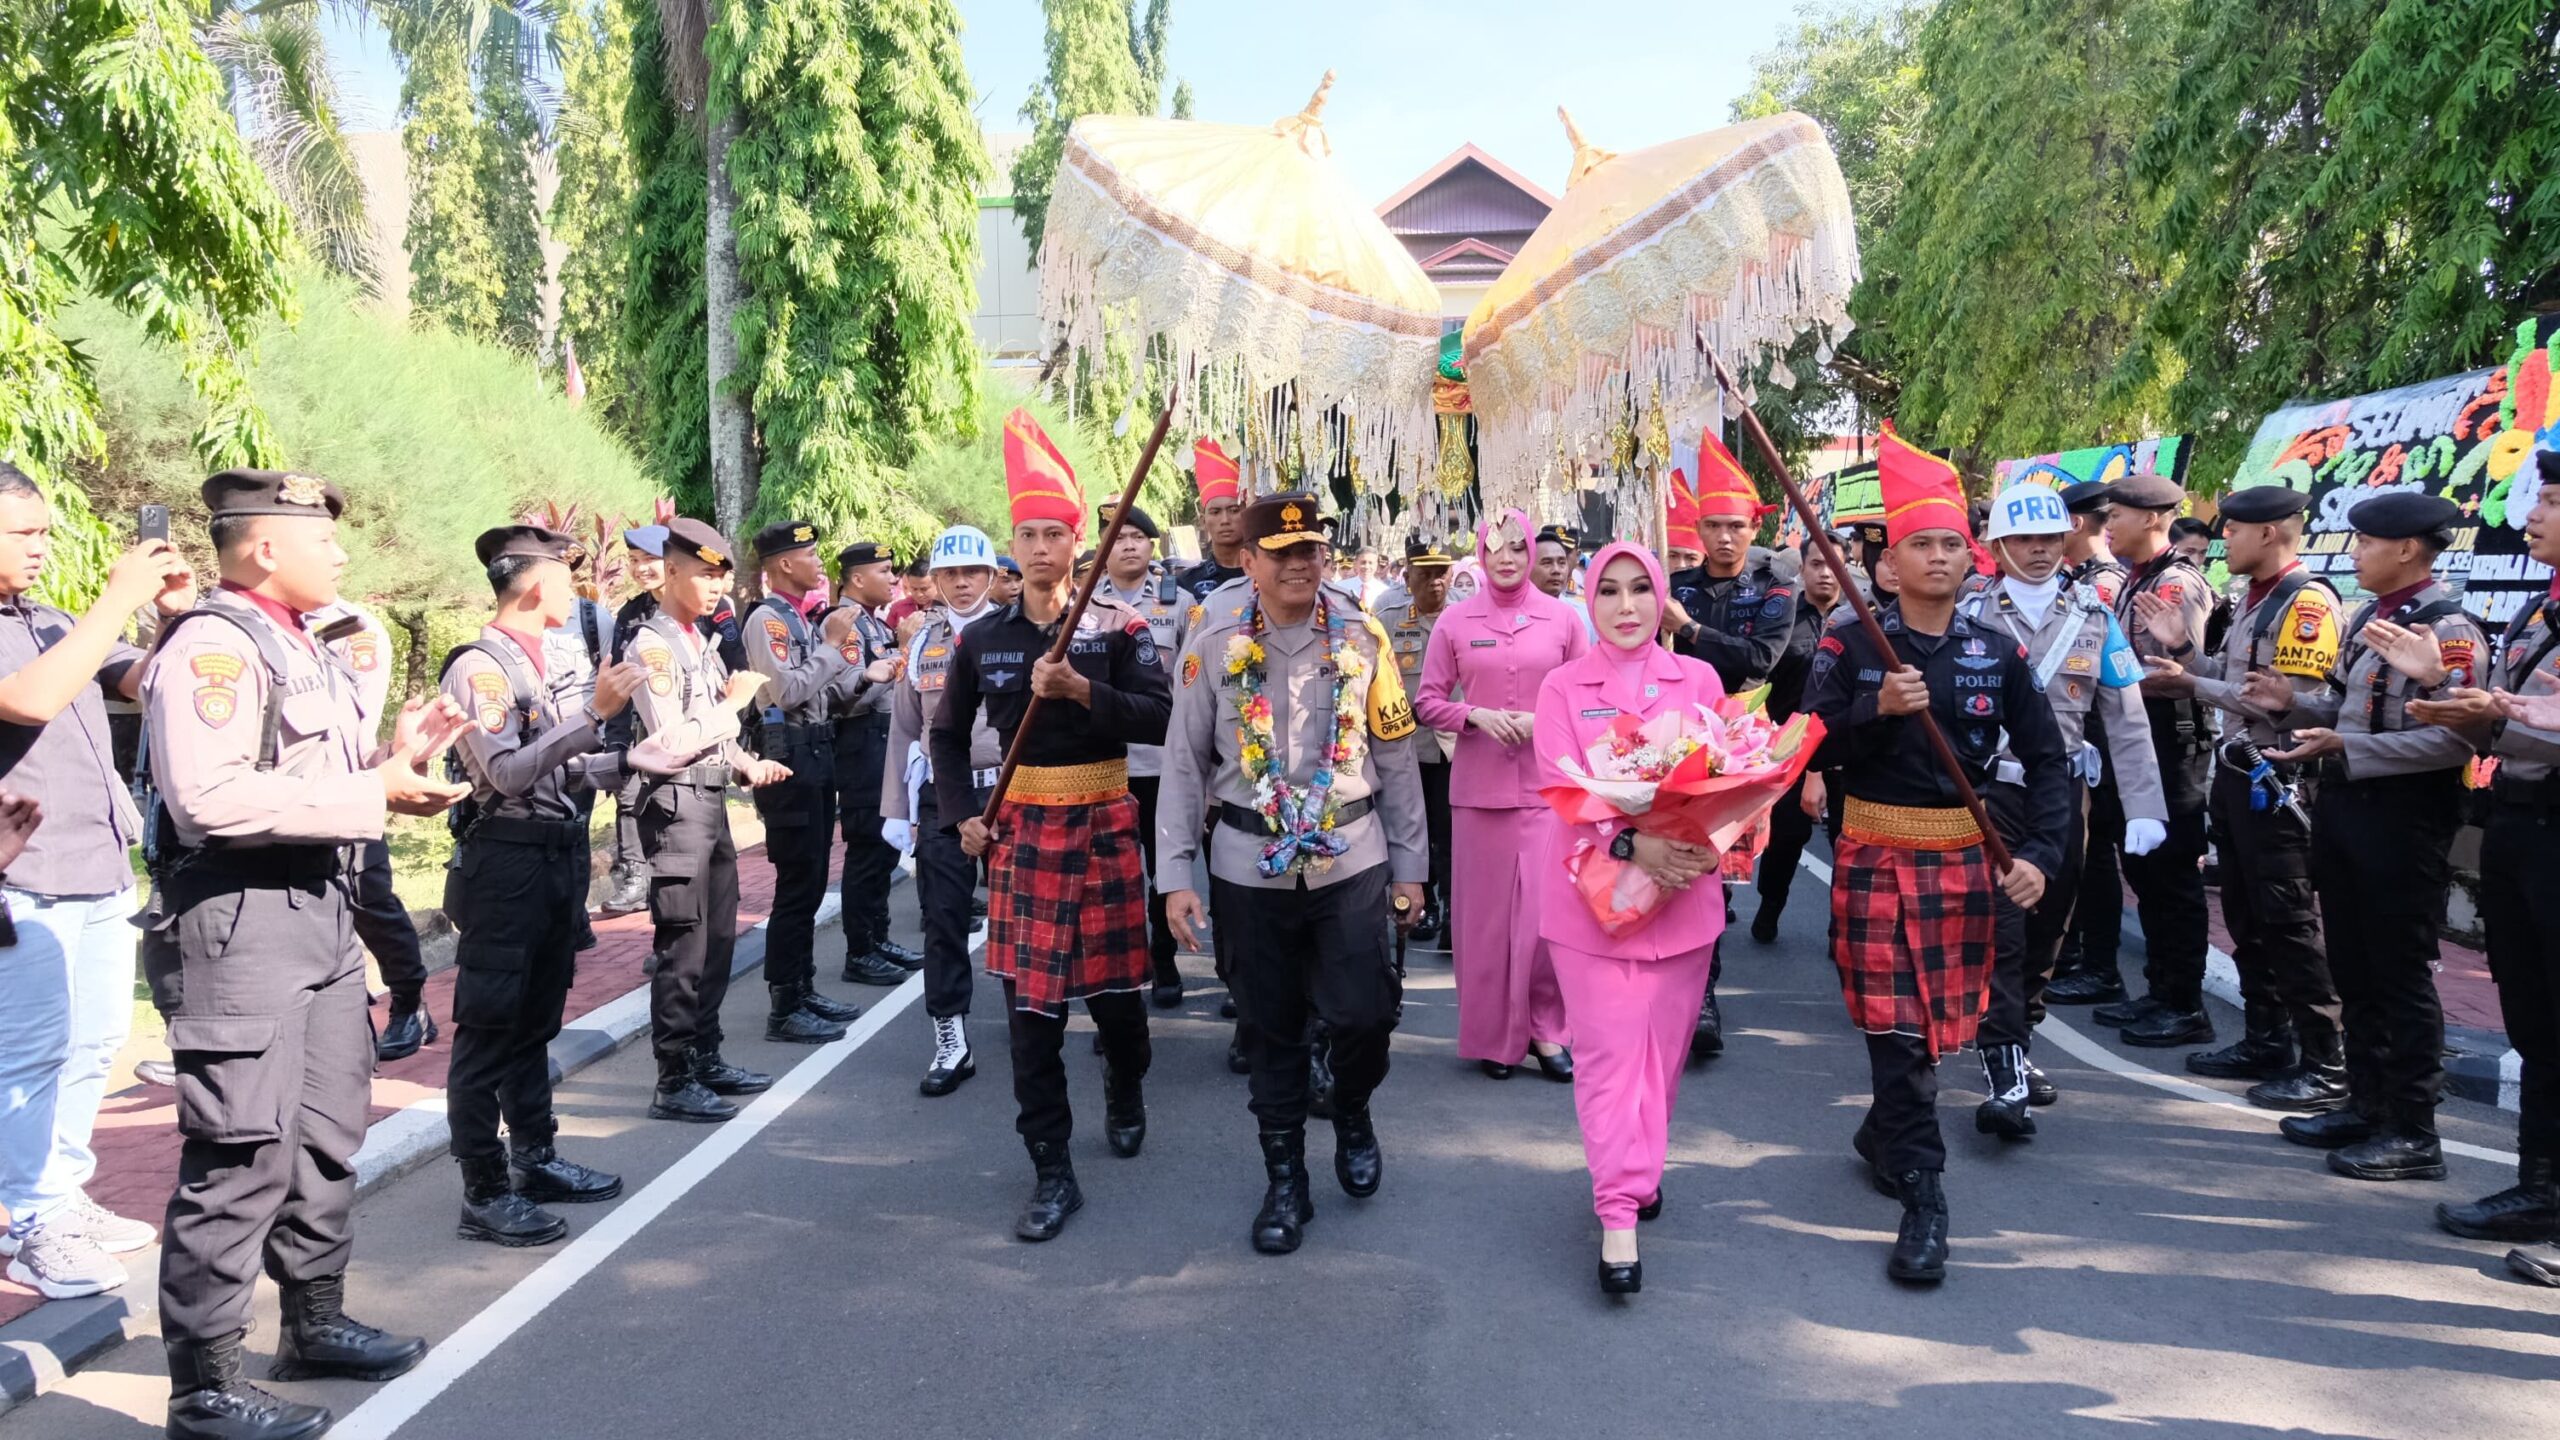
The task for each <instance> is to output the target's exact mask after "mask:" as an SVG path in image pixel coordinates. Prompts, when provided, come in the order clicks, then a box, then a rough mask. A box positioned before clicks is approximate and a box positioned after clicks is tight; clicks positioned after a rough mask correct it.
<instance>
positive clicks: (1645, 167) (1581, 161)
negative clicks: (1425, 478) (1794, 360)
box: [1466, 110, 1858, 514]
mask: <svg viewBox="0 0 2560 1440" xmlns="http://www.w3.org/2000/svg"><path fill="white" fill-rule="evenodd" d="M1557 114H1558V115H1559V116H1561V117H1562V118H1563V120H1564V124H1565V131H1566V134H1567V135H1568V136H1569V137H1570V138H1571V139H1572V141H1573V144H1574V163H1573V175H1572V178H1571V180H1570V181H1568V182H1567V184H1566V187H1565V195H1564V200H1563V202H1562V203H1560V204H1558V205H1557V206H1556V208H1555V209H1554V210H1553V211H1552V212H1550V213H1549V214H1548V216H1547V218H1546V220H1545V222H1544V223H1542V224H1540V225H1539V226H1538V229H1537V231H1536V233H1535V234H1532V235H1531V236H1530V237H1529V241H1528V243H1527V244H1526V245H1524V246H1522V247H1521V249H1520V253H1519V254H1518V255H1517V256H1515V257H1514V258H1513V259H1512V261H1511V264H1510V265H1509V266H1508V267H1507V268H1505V269H1504V271H1503V272H1502V275H1501V278H1499V279H1497V280H1496V281H1494V284H1493V288H1492V289H1491V290H1490V291H1488V292H1487V293H1486V295H1485V297H1484V299H1483V300H1482V301H1481V302H1480V303H1478V304H1477V306H1476V308H1475V313H1474V314H1472V315H1470V316H1469V317H1468V318H1467V329H1466V369H1467V385H1468V389H1469V391H1470V393H1471V395H1472V397H1473V399H1474V402H1475V413H1476V425H1477V431H1476V452H1477V462H1478V466H1479V483H1480V485H1481V488H1482V493H1483V497H1484V504H1485V505H1486V507H1487V508H1489V509H1490V508H1494V507H1500V506H1509V505H1519V506H1522V507H1523V508H1526V509H1528V510H1530V511H1531V513H1533V514H1534V513H1537V512H1538V510H1539V504H1538V500H1539V492H1540V491H1541V489H1552V490H1558V491H1570V490H1571V489H1573V488H1574V486H1575V485H1576V483H1577V482H1578V480H1579V478H1580V476H1581V475H1582V473H1583V472H1584V471H1585V469H1586V468H1588V467H1591V466H1599V467H1603V468H1615V469H1624V468H1625V467H1626V463H1627V454H1628V451H1629V449H1630V448H1631V447H1630V445H1629V443H1628V439H1627V437H1628V436H1629V435H1630V434H1632V433H1635V432H1636V431H1638V430H1649V431H1650V432H1651V433H1652V434H1654V435H1661V434H1663V433H1664V432H1665V430H1666V429H1667V431H1668V433H1670V434H1673V435H1689V434H1694V433H1696V431H1697V429H1698V428H1699V427H1701V426H1703V425H1705V424H1708V423H1710V422H1711V419H1712V417H1714V416H1716V415H1717V414H1719V413H1720V411H1719V409H1718V406H1717V403H1716V402H1717V390H1716V380H1715V369H1714V367H1713V366H1712V365H1711V364H1709V363H1708V359H1707V352H1708V351H1709V350H1712V351H1714V352H1715V353H1717V354H1720V355H1722V356H1723V357H1724V360H1725V363H1726V364H1727V365H1728V366H1729V367H1730V368H1731V369H1732V370H1733V371H1734V372H1735V373H1736V374H1739V375H1743V376H1745V377H1748V376H1749V375H1750V373H1751V372H1752V370H1753V369H1754V362H1755V361H1757V360H1759V359H1760V358H1761V357H1763V356H1765V355H1769V354H1772V353H1775V352H1779V351H1783V350H1784V349H1786V348H1787V346H1789V345H1790V344H1792V343H1793V342H1794V340H1795V338H1796V337H1797V336H1798V335H1801V334H1803V333H1804V332H1805V331H1806V330H1808V329H1814V328H1817V327H1819V328H1820V329H1821V330H1822V331H1823V332H1824V341H1823V352H1822V354H1823V358H1824V359H1825V360H1828V359H1829V357H1830V348H1829V347H1830V345H1831V343H1832V342H1834V341H1837V340H1838V339H1839V338H1840V337H1842V336H1844V335H1846V334H1847V333H1848V332H1849V313H1848V300H1849V291H1850V288H1851V287H1852V286H1854V285H1855V284H1856V283H1857V280H1858V246H1857V237H1856V233H1855V231H1854V229H1853V228H1852V225H1851V221H1850V216H1849V192H1848V187H1847V186H1846V185H1844V184H1843V183H1842V182H1841V179H1840V167H1839V164H1838V162H1837V161H1835V160H1834V159H1833V158H1832V154H1831V145H1830V142H1829V141H1827V140H1826V139H1825V138H1824V137H1823V134H1822V130H1821V128H1820V127H1819V126H1817V125H1815V124H1814V122H1813V121H1812V120H1810V119H1808V118H1807V117H1805V116H1803V115H1798V114H1794V113H1788V114H1784V115H1775V116H1771V117H1769V118H1768V119H1765V120H1754V121H1750V122H1748V123H1745V124H1741V125H1732V126H1727V127H1726V128H1724V129H1721V130H1711V131H1709V132H1707V133H1706V134H1703V135H1692V136H1690V137H1689V138H1687V139H1685V140H1674V141H1671V142H1669V143H1667V144H1662V145H1656V146H1654V147H1653V148H1651V149H1649V150H1638V151H1635V152H1634V153H1632V154H1626V155H1616V154H1612V153H1610V152H1608V151H1605V150H1601V149H1599V148H1597V147H1595V146H1592V145H1589V144H1587V143H1585V142H1584V141H1583V139H1582V136H1581V133H1580V132H1579V131H1578V130H1576V129H1575V128H1574V124H1573V117H1572V116H1571V115H1567V114H1565V113H1564V112H1563V111H1562V110H1559V111H1558V112H1557ZM1781 376H1785V379H1786V381H1789V382H1791V381H1792V376H1786V374H1785V370H1784V367H1780V369H1779V370H1778V371H1776V372H1774V373H1773V375H1772V378H1773V379H1778V378H1779V377H1781ZM1657 397H1658V398H1657ZM1640 409H1650V410H1651V412H1652V413H1651V414H1649V415H1643V416H1640V415H1638V413H1637V412H1638V411H1639V410H1640ZM1649 448H1650V447H1649ZM1647 460H1648V462H1649V463H1648V465H1647V467H1646V468H1648V469H1651V470H1653V471H1654V472H1655V473H1656V474H1657V475H1660V474H1664V473H1667V472H1668V470H1669V466H1668V465H1667V464H1666V463H1664V462H1663V457H1661V456H1659V455H1649V456H1648V457H1647Z"/></svg>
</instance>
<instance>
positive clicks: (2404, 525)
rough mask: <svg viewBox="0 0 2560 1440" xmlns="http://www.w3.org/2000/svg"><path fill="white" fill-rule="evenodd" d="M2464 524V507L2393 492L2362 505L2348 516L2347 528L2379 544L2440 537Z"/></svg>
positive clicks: (2412, 493) (2437, 498) (2430, 497)
mask: <svg viewBox="0 0 2560 1440" xmlns="http://www.w3.org/2000/svg"><path fill="white" fill-rule="evenodd" d="M2461 523H2462V507H2461V506H2459V505H2456V504H2454V503H2453V502H2452V501H2450V500H2447V499H2445V498H2443V497H2442V496H2437V495H2424V494H2420V493H2419V492H2417V491H2415V490H2394V491H2392V492H2391V493H2390V494H2388V495H2376V496H2374V497H2373V498H2372V499H2370V500H2364V501H2359V502H2358V503H2357V505H2356V507H2355V508H2354V509H2352V510H2349V511H2348V512H2347V525H2348V526H2349V528H2351V529H2353V530H2354V531H2355V532H2356V533H2357V534H2359V535H2371V536H2373V537H2374V538H2375V539H2377V540H2417V539H2421V538H2425V537H2429V536H2436V535H2440V534H2442V533H2443V532H2445V531H2449V530H2451V529H2452V528H2453V527H2454V526H2456V525H2459V524H2461Z"/></svg>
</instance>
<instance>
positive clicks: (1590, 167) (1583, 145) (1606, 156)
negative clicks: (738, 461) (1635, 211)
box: [1556, 105, 1618, 190]
mask: <svg viewBox="0 0 2560 1440" xmlns="http://www.w3.org/2000/svg"><path fill="white" fill-rule="evenodd" d="M1556 118H1557V119H1559V120H1562V121H1563V122H1564V137H1565V138H1566V139H1567V140H1570V141H1572V142H1573V173H1572V174H1570V175H1568V176H1566V177H1565V182H1564V188H1566V189H1567V190H1570V189H1572V188H1573V187H1574V186H1576V185H1579V184H1581V183H1582V179H1583V177H1584V176H1586V175H1589V174H1590V173H1591V172H1592V171H1594V170H1597V169H1599V168H1600V167H1601V166H1603V165H1606V164H1608V163H1609V162H1610V161H1612V160H1615V159H1617V158H1618V152H1617V151H1615V150H1603V149H1601V148H1600V147H1599V146H1597V145H1594V144H1592V143H1591V142H1590V141H1588V140H1585V139H1583V138H1582V127H1581V126H1579V125H1576V124H1574V123H1573V112H1572V111H1570V110H1567V109H1566V108H1564V107H1563V106H1561V105H1559V106H1557V107H1556Z"/></svg>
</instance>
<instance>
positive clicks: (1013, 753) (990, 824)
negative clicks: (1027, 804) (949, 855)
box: [978, 380, 1182, 831]
mask: <svg viewBox="0 0 2560 1440" xmlns="http://www.w3.org/2000/svg"><path fill="white" fill-rule="evenodd" d="M1181 393H1182V382H1181V381H1179V380H1175V381H1173V382H1171V383H1169V384H1168V385H1167V386H1166V387H1165V392H1164V409H1163V411H1162V412H1161V413H1159V414H1158V415H1157V416H1156V428H1155V429H1154V430H1153V431H1151V432H1149V434H1148V435H1147V448H1145V449H1144V450H1141V451H1139V452H1138V468H1137V469H1135V470H1132V471H1130V472H1129V483H1128V484H1127V485H1126V486H1124V487H1123V488H1122V489H1121V491H1120V503H1119V504H1117V505H1114V506H1112V507H1111V519H1110V521H1109V522H1108V523H1106V524H1105V525H1104V526H1103V527H1102V539H1101V540H1100V541H1099V542H1097V543H1096V545H1095V546H1094V551H1093V556H1094V559H1093V568H1092V569H1090V570H1088V571H1086V572H1085V577H1084V583H1083V584H1081V585H1079V586H1077V587H1076V599H1075V603H1074V604H1072V605H1070V606H1068V607H1067V613H1066V618H1065V619H1063V620H1061V621H1060V622H1059V624H1058V638H1057V639H1056V640H1055V641H1053V642H1051V644H1050V646H1049V655H1048V658H1049V659H1050V660H1052V661H1058V660H1064V659H1066V658H1067V646H1068V645H1069V644H1071V643H1073V642H1074V640H1075V638H1076V626H1077V624H1078V623H1079V622H1081V621H1082V620H1083V619H1084V611H1085V607H1086V606H1088V605H1090V604H1092V603H1093V592H1094V588H1095V587H1096V586H1099V585H1100V584H1101V583H1102V572H1103V571H1104V570H1106V569H1108V568H1110V565H1109V562H1110V559H1111V546H1112V542H1114V541H1116V540H1118V539H1119V538H1120V527H1121V526H1123V525H1125V524H1127V523H1128V519H1129V507H1130V506H1132V505H1135V504H1137V503H1138V487H1139V486H1141V485H1143V484H1145V483H1146V479H1147V471H1148V469H1149V468H1150V467H1152V466H1153V465H1154V464H1155V463H1156V449H1157V447H1159V446H1161V445H1163V444H1164V432H1165V431H1166V430H1167V429H1169V428H1171V426H1172V425H1173V405H1174V400H1175V398H1176V397H1177V396H1179V395H1180V394H1181ZM1039 713H1040V692H1038V691H1037V690H1034V691H1033V692H1031V701H1030V703H1029V704H1027V705H1024V706H1023V707H1022V723H1021V724H1019V725H1016V726H1014V727H1013V743H1012V744H1010V745H1007V746H1006V747H1004V769H1003V770H1002V771H1001V772H999V773H998V774H997V776H996V793H995V794H994V795H993V796H992V797H990V798H989V799H988V801H987V813H986V814H984V815H982V816H980V817H978V818H979V819H980V821H981V822H983V823H984V824H985V825H986V827H987V829H988V830H990V831H992V830H994V829H995V826H996V812H998V811H1000V810H1002V809H1003V808H1004V795H1005V791H1007V790H1009V789H1011V788H1012V787H1013V772H1014V771H1015V770H1017V769H1019V768H1021V765H1022V742H1023V740H1024V739H1025V738H1026V737H1028V736H1029V735H1030V734H1031V722H1032V720H1033V719H1034V718H1035V717H1037V716H1038V715H1039Z"/></svg>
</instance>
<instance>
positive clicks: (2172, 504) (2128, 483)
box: [2064, 470, 2187, 510]
mask: <svg viewBox="0 0 2560 1440" xmlns="http://www.w3.org/2000/svg"><path fill="white" fill-rule="evenodd" d="M2186 498H2187V492H2186V491H2184V490H2181V489H2179V488H2178V482H2177V481H2175V480H2172V479H2170V478H2169V477H2168V476H2166V475H2154V474H2152V473H2151V472H2150V471H2148V470H2138V471H2136V472H2134V473H2133V474H2131V475H2127V476H2126V477H2124V478H2123V479H2121V480H2119V481H2117V482H2116V483H2114V484H2113V485H2110V486H2108V487H2107V499H2108V500H2109V501H2110V502H2111V503H2113V504H2117V505H2130V506H2132V507H2133V508H2134V509H2136V510H2175V509H2177V508H2178V507H2179V506H2180V505H2182V504H2184V503H2185V502H2186ZM2064 504H2065V507H2066V508H2068V505H2069V502H2068V501H2065V502H2064Z"/></svg>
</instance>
